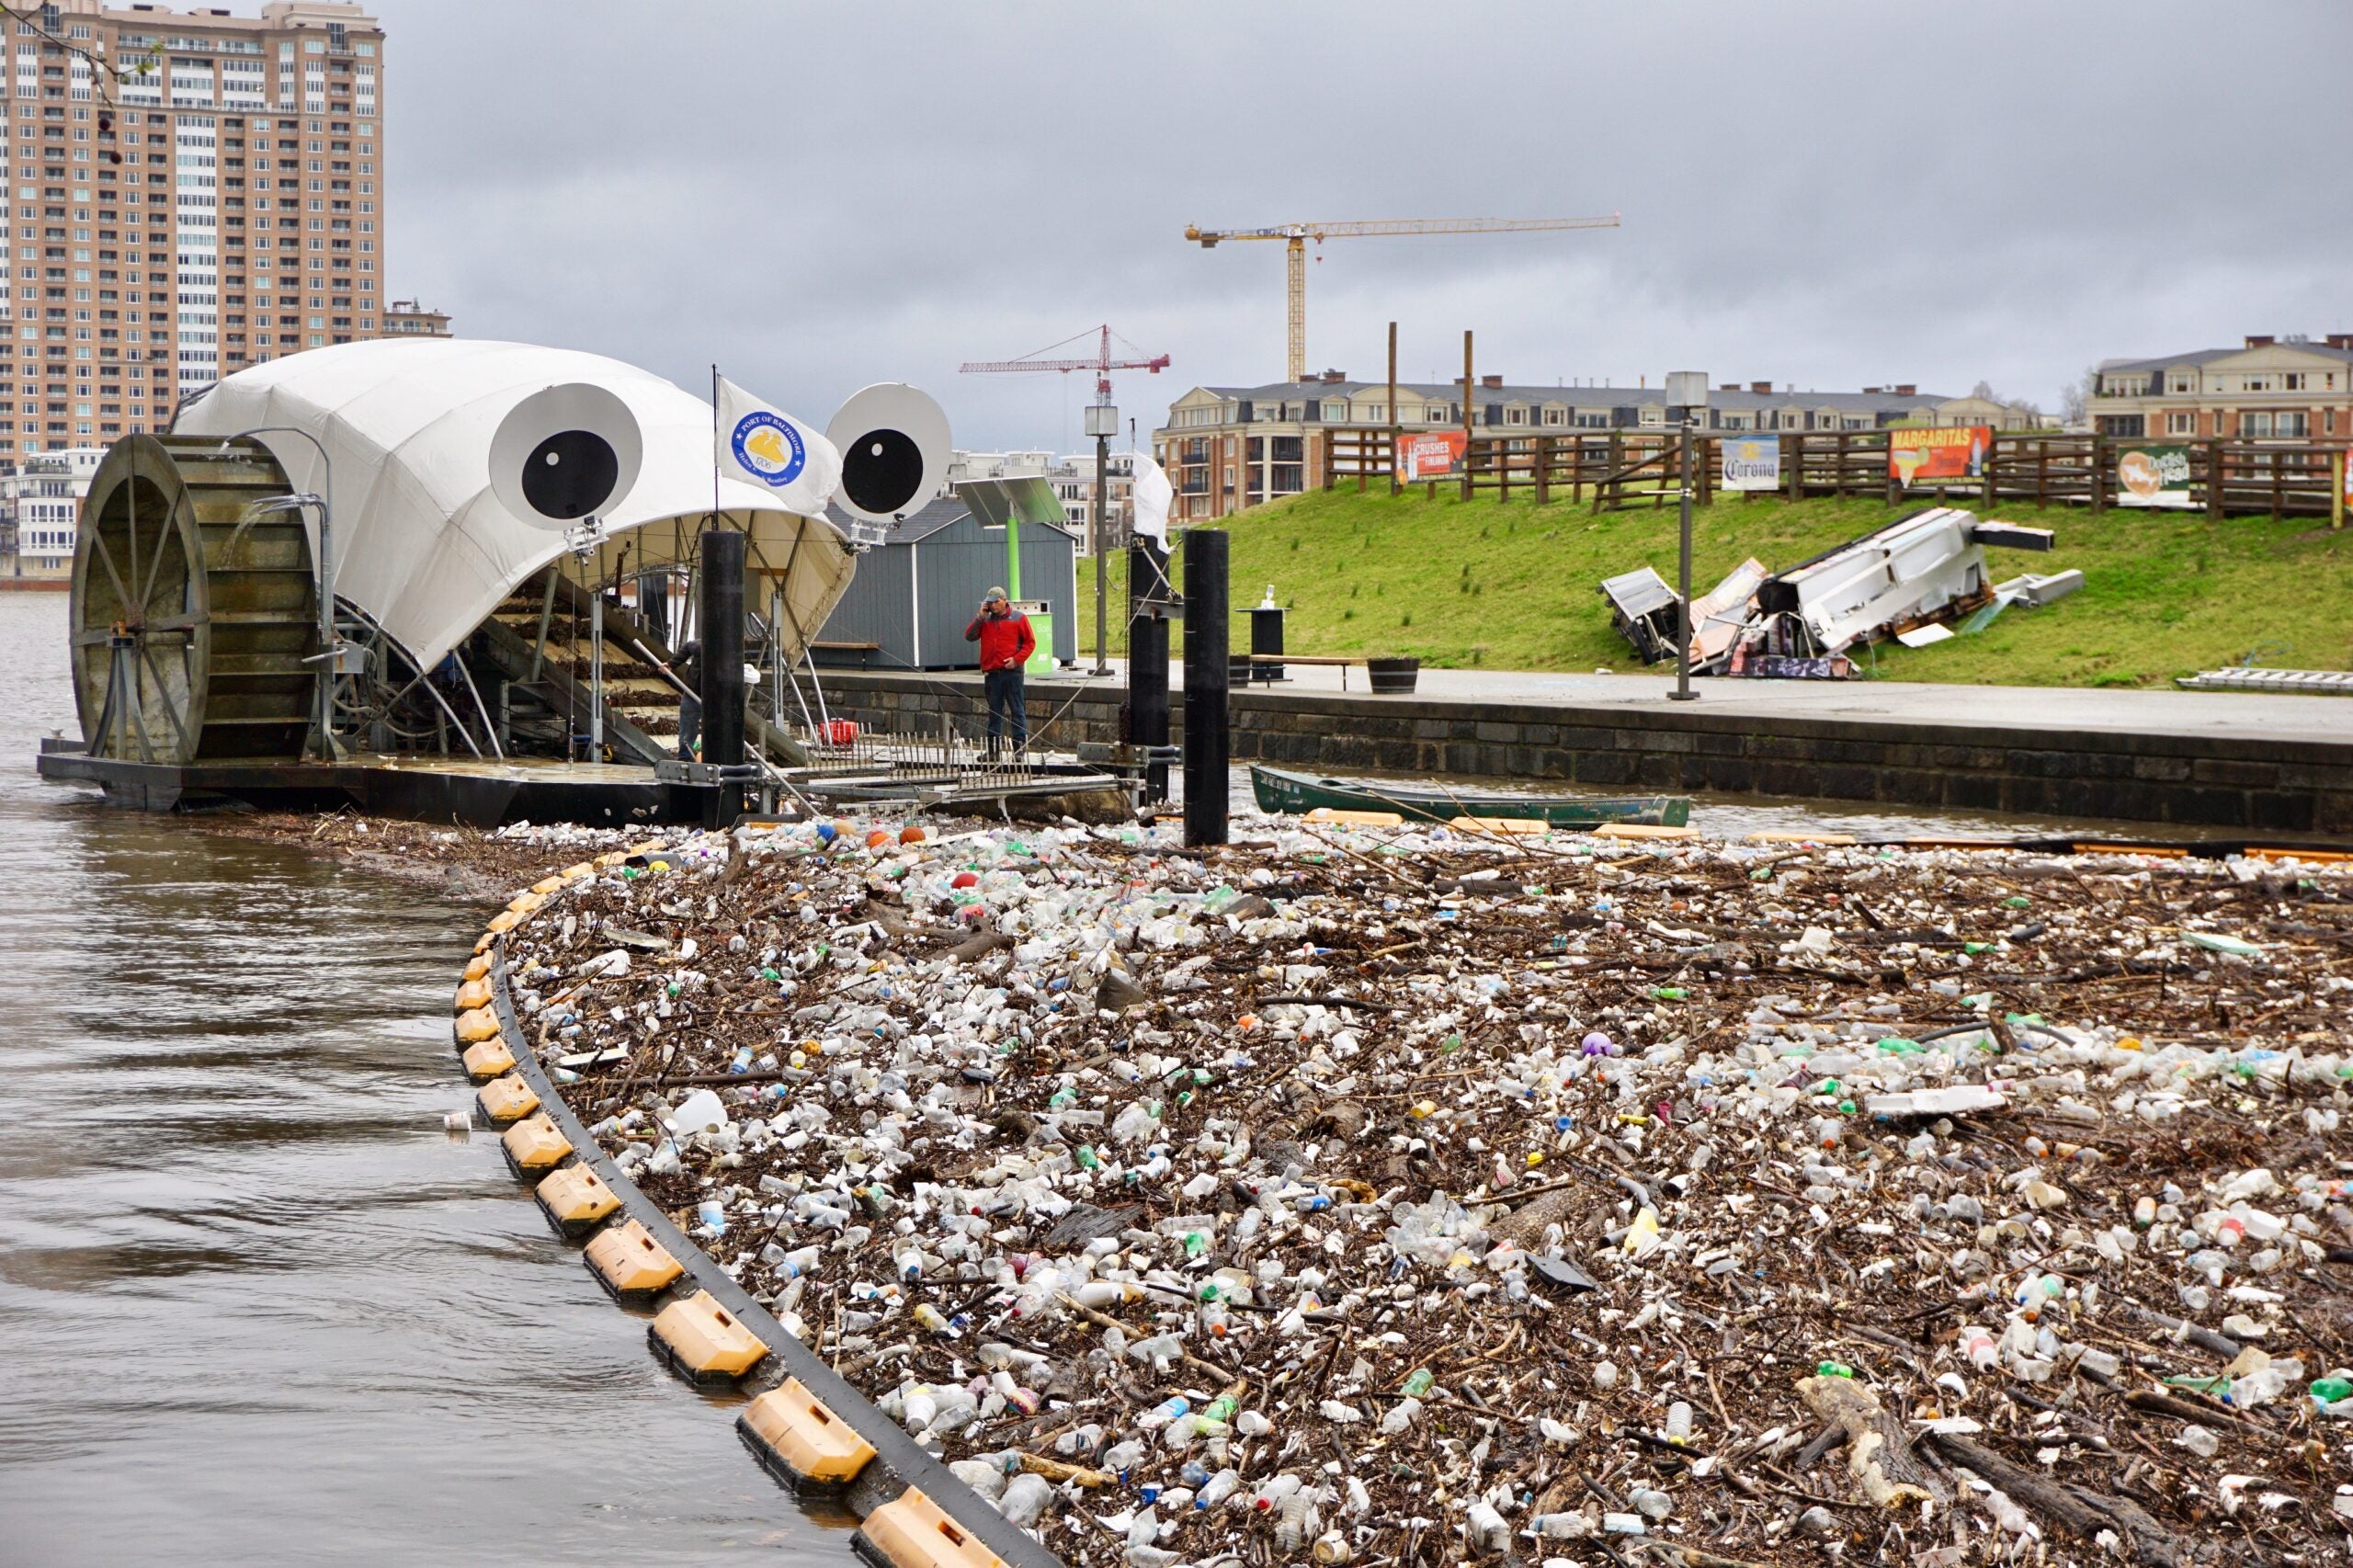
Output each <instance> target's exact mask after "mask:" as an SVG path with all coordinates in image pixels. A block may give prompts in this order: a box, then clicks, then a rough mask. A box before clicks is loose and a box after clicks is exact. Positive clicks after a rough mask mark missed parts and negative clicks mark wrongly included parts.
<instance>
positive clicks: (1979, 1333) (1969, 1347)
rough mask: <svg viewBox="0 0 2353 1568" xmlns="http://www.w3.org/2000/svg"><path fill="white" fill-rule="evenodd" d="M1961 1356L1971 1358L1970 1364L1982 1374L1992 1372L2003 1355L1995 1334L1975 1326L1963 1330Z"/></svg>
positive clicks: (1968, 1326)
mask: <svg viewBox="0 0 2353 1568" xmlns="http://www.w3.org/2000/svg"><path fill="white" fill-rule="evenodd" d="M1961 1354H1962V1355H1964V1356H1967V1357H1968V1358H1969V1364H1970V1365H1971V1366H1972V1367H1974V1368H1976V1369H1978V1370H1979V1371H1981V1372H1990V1371H1992V1370H1993V1369H1994V1367H1995V1363H1996V1362H1997V1361H1998V1360H1999V1358H2000V1355H2001V1352H2000V1351H1999V1349H1998V1348H1997V1347H1996V1346H1995V1343H1994V1335H1993V1334H1992V1333H1991V1332H1990V1331H1989V1330H1987V1329H1984V1328H1981V1327H1979V1326H1978V1325H1977V1324H1969V1325H1967V1326H1966V1327H1964V1328H1962V1329H1961Z"/></svg>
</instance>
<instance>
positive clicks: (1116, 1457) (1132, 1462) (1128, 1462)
mask: <svg viewBox="0 0 2353 1568" xmlns="http://www.w3.org/2000/svg"><path fill="white" fill-rule="evenodd" d="M1142 1458H1143V1440H1142V1438H1140V1437H1130V1438H1128V1439H1127V1440H1126V1441H1125V1442H1120V1443H1114V1444H1112V1445H1111V1447H1110V1448H1109V1449H1108V1450H1107V1451H1106V1452H1105V1453H1104V1455H1103V1468H1104V1469H1106V1470H1108V1471H1110V1472H1111V1473H1112V1474H1114V1475H1116V1476H1118V1477H1120V1479H1121V1480H1122V1481H1124V1480H1126V1479H1127V1475H1128V1471H1131V1470H1133V1469H1135V1467H1136V1461H1137V1460H1140V1459H1142Z"/></svg>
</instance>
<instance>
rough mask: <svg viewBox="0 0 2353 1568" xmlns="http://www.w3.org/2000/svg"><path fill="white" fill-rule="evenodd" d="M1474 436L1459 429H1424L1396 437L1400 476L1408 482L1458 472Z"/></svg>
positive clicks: (1398, 472)
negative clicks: (1463, 455) (1464, 453)
mask: <svg viewBox="0 0 2353 1568" xmlns="http://www.w3.org/2000/svg"><path fill="white" fill-rule="evenodd" d="M1470 444H1471V437H1469V436H1468V435H1465V434H1464V433H1463V432H1462V431H1460V430H1424V431H1418V432H1416V433H1415V434H1414V435H1411V436H1400V437H1397V477H1398V478H1399V479H1401V480H1403V481H1404V482H1405V483H1408V484H1412V483H1416V482H1417V481H1420V480H1425V479H1436V478H1438V477H1439V476H1440V475H1442V474H1449V473H1453V472H1457V471H1458V470H1460V469H1461V465H1462V454H1463V452H1464V451H1465V450H1466V449H1468V448H1469V446H1470Z"/></svg>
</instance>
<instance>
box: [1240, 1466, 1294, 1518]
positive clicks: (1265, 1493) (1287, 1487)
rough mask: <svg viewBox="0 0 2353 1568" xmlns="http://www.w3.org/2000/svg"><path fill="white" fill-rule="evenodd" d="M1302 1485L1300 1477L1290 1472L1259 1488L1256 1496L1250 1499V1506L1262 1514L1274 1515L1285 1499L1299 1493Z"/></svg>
mask: <svg viewBox="0 0 2353 1568" xmlns="http://www.w3.org/2000/svg"><path fill="white" fill-rule="evenodd" d="M1301 1484H1302V1483H1301V1482H1300V1479H1299V1477H1297V1476H1295V1475H1291V1474H1290V1473H1288V1472H1286V1473H1284V1474H1282V1475H1279V1476H1276V1477H1275V1478H1274V1479H1273V1480H1272V1481H1269V1482H1267V1483H1266V1484H1265V1485H1264V1486H1261V1487H1260V1488H1258V1490H1257V1493H1256V1495H1254V1496H1253V1497H1252V1498H1251V1499H1250V1506H1252V1507H1253V1508H1256V1510H1257V1511H1258V1512H1260V1513H1262V1514H1267V1513H1272V1512H1273V1511H1274V1510H1275V1509H1276V1508H1277V1507H1278V1506H1280V1505H1281V1503H1282V1500H1283V1499H1284V1498H1286V1497H1289V1496H1290V1495H1291V1494H1293V1493H1295V1492H1297V1491H1298V1490H1299V1489H1300V1486H1301Z"/></svg>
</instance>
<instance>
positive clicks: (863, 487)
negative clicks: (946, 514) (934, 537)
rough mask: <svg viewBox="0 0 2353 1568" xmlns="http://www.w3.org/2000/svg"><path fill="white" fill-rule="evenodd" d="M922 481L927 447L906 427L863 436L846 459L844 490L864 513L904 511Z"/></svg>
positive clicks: (843, 479) (852, 503)
mask: <svg viewBox="0 0 2353 1568" xmlns="http://www.w3.org/2000/svg"><path fill="white" fill-rule="evenodd" d="M922 483H923V449H922V448H920V447H918V446H916V445H915V437H911V436H909V435H907V434H906V433H905V432H904V431H903V430H876V431H873V432H871V433H870V434H869V435H866V436H863V437H859V438H858V441H857V442H856V443H854V444H853V445H852V446H851V448H850V449H849V451H848V453H847V455H846V456H845V457H844V458H843V460H842V489H843V491H844V492H845V493H846V494H848V496H849V498H850V503H851V505H853V506H857V507H858V510H860V511H862V512H874V513H878V514H882V513H898V512H904V511H905V510H906V509H907V503H908V502H910V501H912V500H914V499H915V490H916V489H917V487H918V486H920V485H921V484H922Z"/></svg>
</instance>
